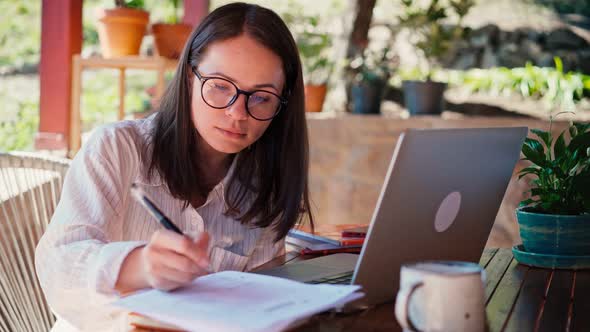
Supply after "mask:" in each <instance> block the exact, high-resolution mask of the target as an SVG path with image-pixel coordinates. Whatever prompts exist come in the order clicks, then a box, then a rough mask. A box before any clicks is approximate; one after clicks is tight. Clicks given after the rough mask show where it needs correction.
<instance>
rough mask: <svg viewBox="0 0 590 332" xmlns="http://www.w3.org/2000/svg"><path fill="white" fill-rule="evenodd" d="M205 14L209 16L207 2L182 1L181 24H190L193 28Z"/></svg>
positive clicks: (196, 0)
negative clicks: (182, 14)
mask: <svg viewBox="0 0 590 332" xmlns="http://www.w3.org/2000/svg"><path fill="white" fill-rule="evenodd" d="M207 14H209V0H184V17H183V18H182V22H183V23H186V24H190V25H192V26H193V28H194V27H196V26H197V25H199V23H201V21H202V20H203V18H204V17H205V16H207Z"/></svg>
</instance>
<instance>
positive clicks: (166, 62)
mask: <svg viewBox="0 0 590 332" xmlns="http://www.w3.org/2000/svg"><path fill="white" fill-rule="evenodd" d="M177 65H178V61H177V60H172V59H167V58H164V57H158V56H154V57H147V56H126V57H118V58H109V59H107V58H102V57H90V58H83V57H81V56H80V55H79V54H76V55H74V56H73V57H72V101H71V107H70V124H69V127H70V142H69V155H70V156H73V155H75V154H76V152H78V150H79V149H80V145H81V144H82V140H81V116H80V97H81V94H82V72H83V71H84V69H105V68H111V69H119V111H118V115H117V119H118V120H123V119H124V118H125V70H127V69H143V70H153V71H156V74H157V81H156V99H159V98H160V97H161V96H162V94H163V93H164V89H165V81H164V73H165V72H166V71H167V70H174V69H176V66H177Z"/></svg>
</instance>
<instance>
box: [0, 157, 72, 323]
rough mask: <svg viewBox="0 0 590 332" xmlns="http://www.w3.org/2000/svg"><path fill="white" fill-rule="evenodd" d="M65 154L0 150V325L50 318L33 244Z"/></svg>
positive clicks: (49, 210) (52, 202) (53, 198)
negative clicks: (38, 275) (6, 151)
mask: <svg viewBox="0 0 590 332" xmlns="http://www.w3.org/2000/svg"><path fill="white" fill-rule="evenodd" d="M68 167H69V160H67V159H58V158H48V157H41V156H38V155H34V154H25V153H0V331H1V332H11V331H48V330H50V329H51V326H52V325H53V323H54V321H55V318H54V317H53V315H52V313H51V311H50V310H49V306H48V305H47V302H46V301H45V297H44V296H43V292H42V291H41V287H40V286H39V281H38V280H37V276H36V273H35V246H36V245H37V242H38V241H39V238H40V237H41V235H42V234H43V232H44V231H45V229H46V227H47V224H48V223H49V220H50V219H51V216H52V214H53V211H54V210H55V206H56V205H57V202H58V201H59V197H60V194H61V188H62V184H63V179H64V176H65V173H66V171H67V169H68Z"/></svg>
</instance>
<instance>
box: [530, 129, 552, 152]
mask: <svg viewBox="0 0 590 332" xmlns="http://www.w3.org/2000/svg"><path fill="white" fill-rule="evenodd" d="M531 132H532V133H533V134H535V135H537V136H539V138H541V139H542V140H543V142H544V143H545V146H546V147H548V148H549V147H551V141H552V140H553V138H552V137H551V133H549V132H547V131H544V130H541V129H531Z"/></svg>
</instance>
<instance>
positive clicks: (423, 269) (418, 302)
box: [395, 261, 486, 332]
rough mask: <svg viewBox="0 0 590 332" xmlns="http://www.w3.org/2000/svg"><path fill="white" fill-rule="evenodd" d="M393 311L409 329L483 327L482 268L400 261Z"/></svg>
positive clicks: (463, 264)
mask: <svg viewBox="0 0 590 332" xmlns="http://www.w3.org/2000/svg"><path fill="white" fill-rule="evenodd" d="M400 273H401V276H400V290H399V292H398V294H397V300H396V304H395V315H396V318H397V320H398V322H399V323H400V325H401V326H402V327H403V328H404V330H410V331H428V332H430V331H484V329H485V320H486V319H485V294H484V286H483V280H484V278H485V276H484V271H483V269H482V268H481V266H479V265H478V264H475V263H468V262H457V261H431V262H421V263H415V264H407V265H403V266H402V268H401V272H400Z"/></svg>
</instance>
